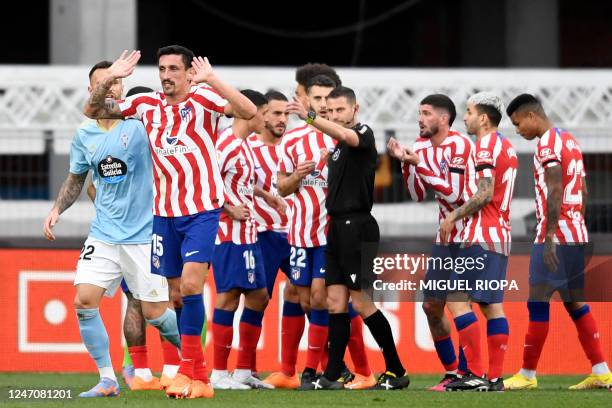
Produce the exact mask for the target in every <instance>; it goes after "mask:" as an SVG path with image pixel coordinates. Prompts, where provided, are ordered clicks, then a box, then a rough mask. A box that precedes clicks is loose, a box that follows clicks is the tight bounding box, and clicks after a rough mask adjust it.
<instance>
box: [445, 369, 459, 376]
mask: <svg viewBox="0 0 612 408" xmlns="http://www.w3.org/2000/svg"><path fill="white" fill-rule="evenodd" d="M446 374H448V375H457V370H453V371H447V372H446Z"/></svg>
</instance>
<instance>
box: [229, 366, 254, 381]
mask: <svg viewBox="0 0 612 408" xmlns="http://www.w3.org/2000/svg"><path fill="white" fill-rule="evenodd" d="M250 376H251V370H250V369H248V368H237V369H235V370H234V374H233V377H234V378H235V379H236V380H237V381H243V380H246V379H247V378H249V377H250Z"/></svg>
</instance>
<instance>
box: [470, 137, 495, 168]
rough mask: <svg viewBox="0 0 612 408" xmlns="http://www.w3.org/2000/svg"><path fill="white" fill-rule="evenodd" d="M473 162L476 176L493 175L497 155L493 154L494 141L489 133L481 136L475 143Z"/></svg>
mask: <svg viewBox="0 0 612 408" xmlns="http://www.w3.org/2000/svg"><path fill="white" fill-rule="evenodd" d="M474 162H475V165H476V176H477V177H479V178H480V177H495V165H496V162H497V157H496V155H495V143H494V141H493V140H492V138H491V136H490V135H487V136H485V137H483V138H482V139H480V140H479V141H478V143H477V144H476V157H475V159H474Z"/></svg>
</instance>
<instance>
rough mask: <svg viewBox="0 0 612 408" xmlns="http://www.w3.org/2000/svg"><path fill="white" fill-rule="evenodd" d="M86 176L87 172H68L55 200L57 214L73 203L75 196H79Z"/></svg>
mask: <svg viewBox="0 0 612 408" xmlns="http://www.w3.org/2000/svg"><path fill="white" fill-rule="evenodd" d="M86 178H87V172H85V173H81V174H74V173H70V174H68V177H67V178H66V181H64V184H63V185H62V188H61V189H60V192H59V194H58V195H57V199H56V200H55V208H57V210H58V213H59V214H61V213H63V212H64V211H66V209H68V208H69V207H70V206H71V205H72V204H74V202H75V201H76V200H77V198H79V195H80V194H81V190H83V185H85V179H86Z"/></svg>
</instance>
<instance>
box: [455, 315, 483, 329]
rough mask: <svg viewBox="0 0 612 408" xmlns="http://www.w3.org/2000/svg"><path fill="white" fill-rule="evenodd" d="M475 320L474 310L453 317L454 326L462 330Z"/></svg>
mask: <svg viewBox="0 0 612 408" xmlns="http://www.w3.org/2000/svg"><path fill="white" fill-rule="evenodd" d="M477 321H478V320H477V319H476V315H475V314H474V312H468V313H466V314H464V315H461V316H458V317H455V327H457V330H463V329H465V328H466V327H468V326H469V325H471V324H473V323H476V322H477Z"/></svg>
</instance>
